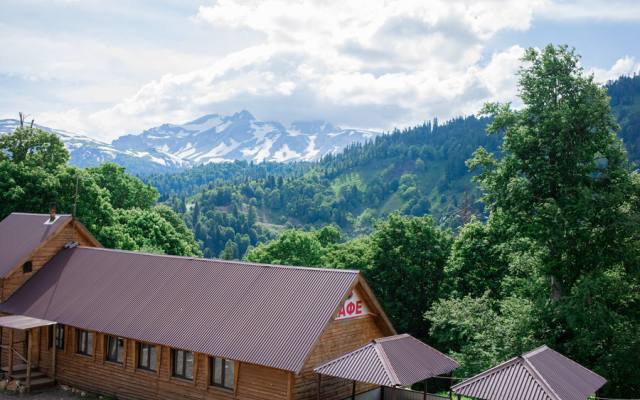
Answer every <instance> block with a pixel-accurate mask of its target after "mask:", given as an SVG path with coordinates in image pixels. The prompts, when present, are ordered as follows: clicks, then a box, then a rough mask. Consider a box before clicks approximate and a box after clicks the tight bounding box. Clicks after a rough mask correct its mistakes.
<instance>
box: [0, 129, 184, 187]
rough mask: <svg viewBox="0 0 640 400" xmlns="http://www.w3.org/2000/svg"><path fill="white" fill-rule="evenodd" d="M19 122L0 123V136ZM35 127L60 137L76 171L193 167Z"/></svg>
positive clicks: (166, 156)
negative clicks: (111, 166)
mask: <svg viewBox="0 0 640 400" xmlns="http://www.w3.org/2000/svg"><path fill="white" fill-rule="evenodd" d="M18 126H20V121H18V120H17V119H4V120H0V135H2V134H5V133H7V132H13V131H14V130H15V129H16V128H17V127H18ZM34 126H35V127H38V128H40V129H43V130H45V131H47V132H52V133H55V134H56V135H58V136H60V139H62V141H63V142H64V146H65V147H66V149H67V150H69V155H70V157H71V159H70V161H69V164H72V165H73V164H75V165H77V166H78V167H80V168H84V167H89V166H96V165H99V164H101V163H103V162H105V161H113V162H115V163H117V164H120V165H122V166H124V167H127V172H129V173H130V174H132V175H134V176H135V175H136V174H138V173H141V174H150V173H153V172H173V171H179V170H182V169H184V168H187V167H191V166H192V165H193V164H192V163H191V162H190V161H187V160H183V159H181V158H178V157H176V156H174V155H172V154H167V153H163V152H161V151H158V150H156V149H127V148H121V147H116V146H112V145H110V144H107V143H104V142H100V141H98V140H95V139H92V138H90V137H88V136H83V135H78V134H76V133H71V132H67V131H63V130H60V129H51V128H47V127H45V126H41V125H38V124H34Z"/></svg>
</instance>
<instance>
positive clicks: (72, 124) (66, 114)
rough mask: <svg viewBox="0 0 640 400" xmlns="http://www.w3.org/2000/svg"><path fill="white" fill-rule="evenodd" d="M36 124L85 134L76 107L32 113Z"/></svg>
mask: <svg viewBox="0 0 640 400" xmlns="http://www.w3.org/2000/svg"><path fill="white" fill-rule="evenodd" d="M33 118H34V119H35V120H36V123H37V124H38V125H42V126H47V127H51V128H54V129H60V130H63V131H67V132H72V133H79V134H85V133H86V131H87V127H86V125H85V124H84V123H83V122H82V120H81V117H80V111H79V110H78V109H77V108H74V109H71V110H67V111H63V112H44V113H39V114H37V115H34V116H33Z"/></svg>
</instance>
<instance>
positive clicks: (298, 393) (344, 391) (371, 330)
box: [293, 316, 385, 400]
mask: <svg viewBox="0 0 640 400" xmlns="http://www.w3.org/2000/svg"><path fill="white" fill-rule="evenodd" d="M375 318H376V317H371V316H366V317H361V318H355V319H347V320H342V321H334V322H333V323H332V324H331V327H330V328H329V330H328V331H327V333H326V334H325V336H324V337H323V338H322V340H321V341H320V343H319V344H318V346H317V347H316V349H315V350H314V351H313V352H312V353H311V355H310V356H309V358H308V359H307V362H306V363H305V365H304V367H303V368H302V370H301V371H300V374H299V375H297V376H296V377H295V382H294V390H293V392H294V393H295V396H294V398H295V399H296V400H315V399H316V398H317V397H316V396H317V393H316V387H317V380H316V379H317V378H316V374H315V372H313V368H314V367H316V366H318V365H320V364H322V363H325V362H327V361H329V360H331V359H334V358H336V357H338V356H340V355H342V354H344V353H346V352H348V351H351V350H353V349H355V348H358V347H360V346H362V345H365V344H367V343H369V342H370V341H372V340H373V339H377V338H380V337H384V336H385V335H384V334H383V333H382V331H381V329H380V327H379V326H378V324H377V323H376V321H375ZM352 385H353V381H350V380H346V379H341V378H332V377H329V376H326V375H323V376H322V382H321V391H320V395H321V398H322V399H323V400H324V399H336V400H342V399H346V398H349V397H350V396H351V393H352V390H353V388H352ZM375 387H377V385H372V384H368V383H363V382H357V384H356V393H361V392H365V391H367V390H370V389H373V388H375Z"/></svg>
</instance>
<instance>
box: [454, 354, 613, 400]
mask: <svg viewBox="0 0 640 400" xmlns="http://www.w3.org/2000/svg"><path fill="white" fill-rule="evenodd" d="M606 382H607V380H606V379H604V378H603V377H601V376H600V375H598V374H596V373H595V372H592V371H590V370H588V369H587V368H585V367H583V366H582V365H580V364H578V363H576V362H574V361H572V360H570V359H569V358H567V357H565V356H563V355H562V354H560V353H558V352H556V351H553V350H552V349H550V348H548V347H547V346H542V347H539V348H537V349H535V350H533V351H531V352H529V353H526V354H524V355H522V356H520V357H516V358H514V359H511V360H509V361H507V362H505V363H503V364H500V365H498V366H497V367H494V368H491V369H490V370H488V371H485V372H483V373H481V374H479V375H476V376H474V377H473V378H470V379H468V380H466V381H464V382H461V383H459V384H457V385H455V386H453V387H452V388H451V390H453V391H454V392H455V393H458V394H461V395H464V396H469V397H475V398H478V399H484V400H507V399H508V400H585V399H587V398H589V396H591V395H592V394H593V393H595V392H596V390H598V389H600V388H601V387H602V385H604V384H605V383H606Z"/></svg>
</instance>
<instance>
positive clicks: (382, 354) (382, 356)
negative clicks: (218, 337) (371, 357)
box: [373, 340, 400, 386]
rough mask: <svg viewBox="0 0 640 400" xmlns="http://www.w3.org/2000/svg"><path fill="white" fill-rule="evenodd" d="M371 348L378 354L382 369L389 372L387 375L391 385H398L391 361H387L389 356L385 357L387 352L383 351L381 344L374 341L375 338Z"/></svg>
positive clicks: (398, 380)
mask: <svg viewBox="0 0 640 400" xmlns="http://www.w3.org/2000/svg"><path fill="white" fill-rule="evenodd" d="M373 348H374V349H375V350H376V353H378V356H379V357H380V360H381V361H382V366H383V367H384V369H386V370H387V373H388V374H389V377H390V378H391V383H393V386H395V385H399V384H400V379H398V375H396V371H395V370H394V369H393V367H392V366H391V362H389V358H388V357H387V353H386V352H385V351H384V349H383V348H382V346H379V345H378V342H376V341H375V340H374V344H373Z"/></svg>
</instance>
